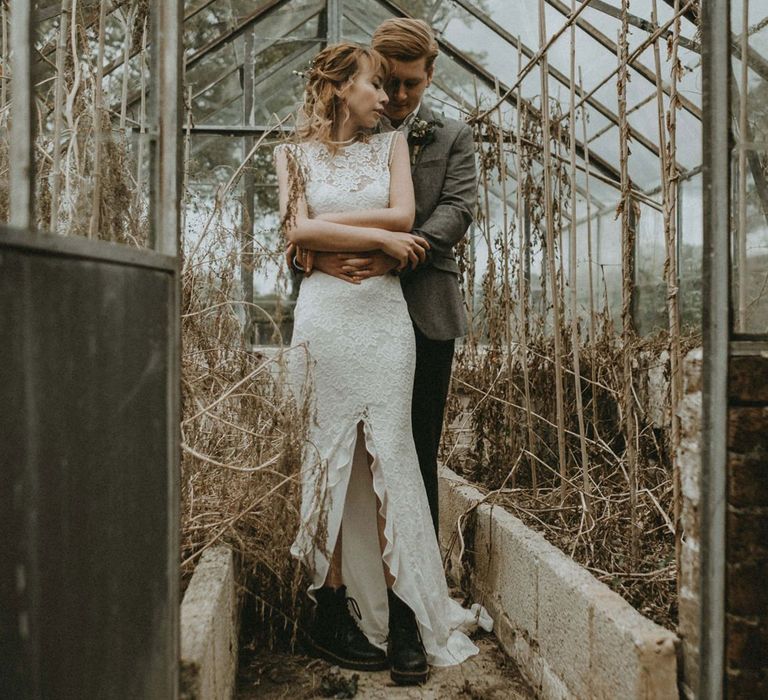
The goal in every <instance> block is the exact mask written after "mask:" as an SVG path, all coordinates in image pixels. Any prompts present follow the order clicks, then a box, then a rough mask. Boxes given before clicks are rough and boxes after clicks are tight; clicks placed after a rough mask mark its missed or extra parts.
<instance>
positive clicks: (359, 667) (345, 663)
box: [309, 639, 389, 671]
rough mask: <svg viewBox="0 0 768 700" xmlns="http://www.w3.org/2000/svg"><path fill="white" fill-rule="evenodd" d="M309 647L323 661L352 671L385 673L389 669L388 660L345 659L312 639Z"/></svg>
mask: <svg viewBox="0 0 768 700" xmlns="http://www.w3.org/2000/svg"><path fill="white" fill-rule="evenodd" d="M309 646H310V647H311V649H312V651H314V652H315V654H316V655H317V656H319V657H320V658H321V659H324V660H325V661H328V662H329V663H332V664H335V665H336V666H341V668H346V669H349V670H350V671H385V670H386V669H388V668H389V662H388V661H387V659H386V658H384V659H382V660H381V661H355V660H354V659H345V658H344V657H343V656H338V655H337V654H334V653H333V652H332V651H329V650H328V649H325V648H324V647H321V646H320V645H319V644H316V643H315V642H313V641H312V640H311V639H310V640H309Z"/></svg>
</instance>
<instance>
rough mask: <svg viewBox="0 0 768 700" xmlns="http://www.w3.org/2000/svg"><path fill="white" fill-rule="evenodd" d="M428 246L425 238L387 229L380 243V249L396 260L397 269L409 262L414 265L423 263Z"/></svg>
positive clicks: (404, 266) (402, 267)
mask: <svg viewBox="0 0 768 700" xmlns="http://www.w3.org/2000/svg"><path fill="white" fill-rule="evenodd" d="M429 247H430V246H429V242H428V241H427V240H426V239H425V238H422V237H421V236H414V235H413V234H412V233H408V232H406V231H388V232H387V235H386V236H385V237H384V239H383V241H382V244H381V250H383V251H384V252H385V253H386V254H387V255H391V256H392V257H393V258H394V259H395V260H397V270H398V271H400V270H403V269H405V268H406V267H408V265H409V264H410V265H413V267H416V266H417V265H419V264H420V263H423V262H424V261H425V260H426V259H427V251H428V250H429Z"/></svg>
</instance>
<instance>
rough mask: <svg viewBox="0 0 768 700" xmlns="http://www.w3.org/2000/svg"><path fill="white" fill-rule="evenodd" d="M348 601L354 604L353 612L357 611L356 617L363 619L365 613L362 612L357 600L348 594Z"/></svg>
mask: <svg viewBox="0 0 768 700" xmlns="http://www.w3.org/2000/svg"><path fill="white" fill-rule="evenodd" d="M347 603H350V604H351V605H352V612H354V613H355V617H356V618H357V619H358V620H362V619H363V613H361V612H360V606H359V605H358V604H357V601H356V600H355V599H354V598H353V597H352V596H347Z"/></svg>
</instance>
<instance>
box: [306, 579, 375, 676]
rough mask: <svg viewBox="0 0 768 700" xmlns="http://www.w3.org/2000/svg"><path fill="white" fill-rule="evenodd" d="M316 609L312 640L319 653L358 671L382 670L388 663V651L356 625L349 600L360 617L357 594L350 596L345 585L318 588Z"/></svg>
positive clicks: (327, 659)
mask: <svg viewBox="0 0 768 700" xmlns="http://www.w3.org/2000/svg"><path fill="white" fill-rule="evenodd" d="M316 596H317V609H316V611H315V621H314V624H313V625H312V631H311V634H310V641H311V643H312V646H313V647H314V649H315V652H316V653H317V655H318V656H320V657H321V658H323V659H325V660H326V661H330V662H331V663H333V664H336V665H338V666H341V667H342V668H349V669H353V670H355V671H383V670H384V669H385V668H387V666H388V665H389V664H388V663H387V656H386V654H385V653H384V652H383V651H382V650H381V649H379V648H377V647H375V646H373V644H371V643H370V642H369V641H368V638H367V637H366V636H365V635H364V634H363V632H362V630H361V629H360V628H359V627H358V626H357V623H356V622H355V620H354V618H353V617H352V613H351V612H350V611H349V606H348V604H347V601H348V600H349V601H351V603H352V605H353V606H354V608H355V612H356V613H357V616H358V618H359V617H360V612H359V609H358V607H357V603H356V601H355V600H354V598H347V588H346V586H341V587H340V588H337V589H335V590H334V589H333V588H330V587H327V586H323V587H322V588H320V589H318V590H317V591H316Z"/></svg>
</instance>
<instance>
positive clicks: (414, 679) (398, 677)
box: [389, 668, 429, 685]
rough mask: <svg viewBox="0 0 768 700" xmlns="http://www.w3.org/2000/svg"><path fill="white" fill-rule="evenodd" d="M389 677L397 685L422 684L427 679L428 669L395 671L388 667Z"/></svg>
mask: <svg viewBox="0 0 768 700" xmlns="http://www.w3.org/2000/svg"><path fill="white" fill-rule="evenodd" d="M389 677H390V678H391V679H392V681H393V682H394V683H397V685H423V684H424V683H426V682H427V681H428V680H429V669H427V670H426V671H395V669H394V668H392V669H390V671H389Z"/></svg>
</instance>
